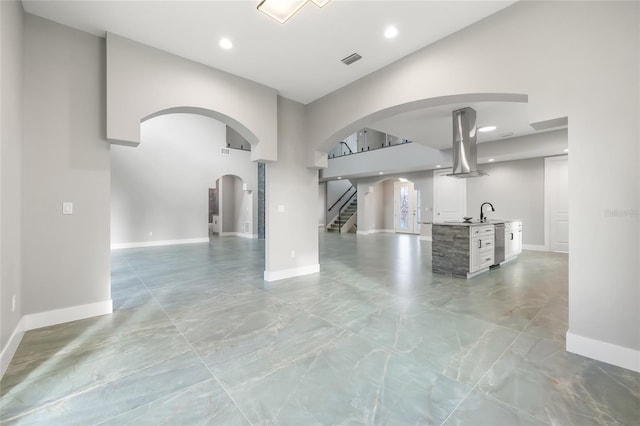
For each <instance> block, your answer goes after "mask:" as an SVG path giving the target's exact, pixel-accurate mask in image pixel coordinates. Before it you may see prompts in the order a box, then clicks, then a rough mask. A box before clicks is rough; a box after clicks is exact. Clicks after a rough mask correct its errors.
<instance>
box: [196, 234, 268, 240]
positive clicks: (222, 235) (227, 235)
mask: <svg viewBox="0 0 640 426" xmlns="http://www.w3.org/2000/svg"><path fill="white" fill-rule="evenodd" d="M220 236H221V237H241V238H258V234H245V233H244V232H220ZM207 241H208V240H207Z"/></svg>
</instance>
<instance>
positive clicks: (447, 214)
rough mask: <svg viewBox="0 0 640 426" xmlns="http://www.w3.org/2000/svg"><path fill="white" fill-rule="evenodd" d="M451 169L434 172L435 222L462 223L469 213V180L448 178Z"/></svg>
mask: <svg viewBox="0 0 640 426" xmlns="http://www.w3.org/2000/svg"><path fill="white" fill-rule="evenodd" d="M451 172H452V170H451V169H446V170H434V171H433V222H434V223H438V222H444V221H458V222H460V221H462V217H463V216H466V213H467V180H466V179H459V178H455V177H450V176H447V174H449V173H451Z"/></svg>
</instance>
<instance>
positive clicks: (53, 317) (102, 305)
mask: <svg viewBox="0 0 640 426" xmlns="http://www.w3.org/2000/svg"><path fill="white" fill-rule="evenodd" d="M112 312H113V302H112V301H111V299H109V300H105V301H103V302H96V303H89V304H86V305H77V306H70V307H68V308H62V309H56V310H53V311H46V312H39V313H37V314H29V315H25V316H24V317H23V319H24V326H25V330H34V329H36V328H42V327H48V326H50V325H56V324H62V323H65V322H70V321H76V320H81V319H85V318H91V317H97V316H100V315H107V314H110V313H112Z"/></svg>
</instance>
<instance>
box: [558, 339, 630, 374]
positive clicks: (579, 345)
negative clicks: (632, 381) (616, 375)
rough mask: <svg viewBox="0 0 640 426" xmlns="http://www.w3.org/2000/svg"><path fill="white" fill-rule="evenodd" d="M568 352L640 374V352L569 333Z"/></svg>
mask: <svg viewBox="0 0 640 426" xmlns="http://www.w3.org/2000/svg"><path fill="white" fill-rule="evenodd" d="M567 352H571V353H574V354H577V355H582V356H585V357H587V358H592V359H595V360H598V361H602V362H606V363H607V364H611V365H616V366H618V367H622V368H626V369H627V370H632V371H637V372H640V350H636V349H631V348H626V347H624V346H618V345H614V344H613V343H607V342H602V341H600V340H595V339H591V338H589V337H584V336H579V335H577V334H574V333H571V332H570V331H567Z"/></svg>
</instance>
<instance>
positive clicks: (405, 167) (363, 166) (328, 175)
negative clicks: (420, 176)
mask: <svg viewBox="0 0 640 426" xmlns="http://www.w3.org/2000/svg"><path fill="white" fill-rule="evenodd" d="M447 162H451V154H447V153H443V152H442V151H439V150H437V149H433V148H431V147H428V146H424V145H420V144H418V143H406V144H401V145H396V146H394V147H392V148H381V149H376V150H373V151H368V152H360V153H357V154H353V155H345V156H343V157H336V158H332V159H331V160H329V161H328V165H329V166H328V168H326V169H322V170H321V171H320V176H321V178H324V179H335V178H337V177H338V176H342V177H349V178H350V179H351V178H352V177H353V178H358V177H360V176H361V175H365V174H369V175H370V174H371V173H374V172H375V173H377V172H384V173H385V175H389V174H394V173H406V172H410V171H418V170H424V169H428V168H435V167H436V165H438V164H446V163H447Z"/></svg>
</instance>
